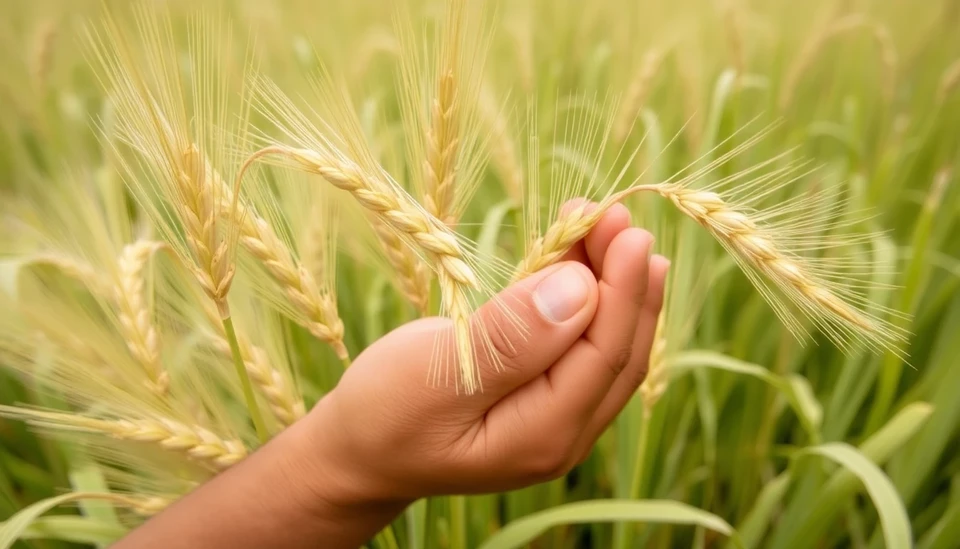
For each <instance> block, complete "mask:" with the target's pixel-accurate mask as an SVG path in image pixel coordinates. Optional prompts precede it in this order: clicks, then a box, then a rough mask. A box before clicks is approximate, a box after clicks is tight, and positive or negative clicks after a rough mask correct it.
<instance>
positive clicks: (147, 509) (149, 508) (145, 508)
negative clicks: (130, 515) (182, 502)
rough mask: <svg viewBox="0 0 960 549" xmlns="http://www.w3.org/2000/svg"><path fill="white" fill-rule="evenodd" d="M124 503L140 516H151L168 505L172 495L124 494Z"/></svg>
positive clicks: (173, 498)
mask: <svg viewBox="0 0 960 549" xmlns="http://www.w3.org/2000/svg"><path fill="white" fill-rule="evenodd" d="M124 499H125V500H126V501H124V502H123V503H124V505H125V506H126V507H128V508H130V510H131V511H133V512H134V513H136V514H138V515H140V516H142V517H152V516H153V515H156V514H157V513H159V512H160V511H163V510H164V509H166V508H167V507H169V506H170V504H171V503H173V501H174V500H175V499H176V498H175V497H173V496H170V497H162V496H124Z"/></svg>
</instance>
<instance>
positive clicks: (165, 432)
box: [0, 406, 247, 470]
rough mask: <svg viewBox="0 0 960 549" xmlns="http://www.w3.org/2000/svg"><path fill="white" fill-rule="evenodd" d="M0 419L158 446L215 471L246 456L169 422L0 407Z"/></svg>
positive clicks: (233, 445) (233, 444) (229, 443)
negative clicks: (101, 417) (98, 417)
mask: <svg viewBox="0 0 960 549" xmlns="http://www.w3.org/2000/svg"><path fill="white" fill-rule="evenodd" d="M0 415H4V416H7V417H11V418H15V419H21V420H24V421H27V422H28V423H30V424H31V425H35V426H37V427H42V428H49V429H60V430H72V431H88V432H96V433H102V434H104V435H108V436H110V437H113V438H115V439H118V440H128V441H135V442H149V443H156V444H158V445H159V446H160V447H162V448H164V449H166V450H171V451H174V452H181V453H184V454H186V455H188V456H189V457H191V458H193V459H194V460H196V461H197V462H199V463H204V464H206V465H208V466H210V467H212V468H214V469H217V470H220V469H226V468H227V467H229V466H231V465H233V464H235V463H237V462H238V461H240V460H241V459H243V458H244V457H246V455H247V449H246V447H245V446H244V445H243V443H242V442H240V441H239V440H227V439H223V438H221V437H220V436H218V435H216V434H215V433H213V432H212V431H210V430H208V429H205V428H203V427H200V426H197V425H187V424H184V423H180V422H178V421H175V420H172V419H169V418H156V419H154V418H140V419H111V420H105V419H94V418H90V417H85V416H81V415H75V414H69V413H63V412H47V411H40V410H28V409H24V408H17V407H13V406H0Z"/></svg>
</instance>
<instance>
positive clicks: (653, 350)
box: [640, 313, 670, 417]
mask: <svg viewBox="0 0 960 549" xmlns="http://www.w3.org/2000/svg"><path fill="white" fill-rule="evenodd" d="M664 324H665V322H664V319H663V313H660V317H659V318H658V319H657V330H656V332H655V333H654V337H653V345H652V346H651V347H650V360H649V361H648V362H647V377H646V379H644V380H643V383H642V384H641V385H640V398H642V399H643V408H644V410H645V415H646V416H647V417H650V413H651V411H652V410H653V407H654V406H656V404H657V402H659V400H660V397H662V396H663V394H664V393H665V392H666V391H667V382H668V381H669V379H670V378H669V372H668V370H667V362H666V353H667V338H666V334H664Z"/></svg>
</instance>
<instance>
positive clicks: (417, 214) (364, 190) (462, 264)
mask: <svg viewBox="0 0 960 549" xmlns="http://www.w3.org/2000/svg"><path fill="white" fill-rule="evenodd" d="M271 155H274V156H282V157H285V158H288V159H290V160H292V161H294V162H295V163H296V164H297V165H298V166H300V167H301V168H302V169H304V170H305V171H307V172H310V173H314V174H317V175H320V176H322V177H323V178H324V179H325V180H326V181H327V182H329V183H330V184H331V185H333V186H335V187H337V188H339V189H341V190H343V191H346V192H348V193H350V195H351V196H353V198H354V199H355V200H356V201H357V202H358V203H359V204H360V205H361V206H363V207H364V208H365V209H367V210H368V211H370V212H371V213H372V214H373V215H374V216H375V217H376V218H377V219H378V220H380V221H382V222H383V224H384V225H386V226H387V227H389V228H390V229H391V230H393V231H394V232H395V234H397V235H398V236H399V237H401V238H403V239H407V241H408V242H409V243H411V244H413V245H415V246H416V247H417V248H419V249H420V250H422V252H423V253H424V254H425V255H426V256H427V259H429V260H430V264H431V265H432V266H433V268H434V270H435V271H436V272H437V273H438V277H440V278H441V283H440V288H441V294H442V298H443V300H444V303H445V304H447V306H448V307H449V309H447V312H448V313H449V314H450V316H451V318H452V319H453V321H454V324H455V325H457V326H462V325H464V324H467V325H469V312H470V311H469V309H470V308H469V306H464V303H465V302H466V301H467V298H466V295H467V292H468V291H469V290H470V289H479V287H480V282H479V280H478V279H477V277H476V275H475V274H474V272H473V269H471V268H470V266H469V264H468V263H467V256H466V255H465V254H464V252H463V250H462V249H461V247H460V244H459V243H458V242H457V239H456V237H455V236H454V235H453V234H452V233H451V232H450V231H449V229H447V228H446V226H445V225H444V224H443V223H441V222H440V221H439V220H437V219H436V218H435V217H433V216H431V215H430V214H429V213H428V212H426V211H424V209H422V208H420V207H419V206H418V205H417V203H416V202H415V201H414V200H413V199H412V198H411V197H410V196H409V195H407V194H406V193H403V192H402V191H401V190H400V189H398V188H397V187H396V186H395V184H392V183H391V182H389V181H386V180H385V179H379V178H378V177H380V176H377V175H371V174H368V173H366V172H365V171H364V170H363V169H361V168H360V167H359V166H358V165H356V164H355V163H353V162H352V161H350V160H348V159H346V158H345V157H343V156H342V155H340V154H338V153H336V152H334V151H326V150H324V151H319V152H318V151H313V150H308V149H300V148H294V147H288V146H285V145H272V146H269V147H266V148H263V149H261V150H259V151H257V152H255V153H254V154H252V155H251V156H250V157H249V158H248V159H247V160H246V161H245V162H244V164H243V166H241V168H240V171H239V173H238V175H237V178H238V180H240V179H241V178H242V177H243V174H244V173H245V172H246V170H247V169H248V168H249V167H250V166H251V165H252V164H253V163H254V162H256V161H257V160H258V159H260V158H262V157H265V156H271ZM469 335H470V334H469V329H467V330H466V332H463V331H462V330H460V329H459V328H458V329H457V336H456V344H457V347H458V356H459V357H460V365H459V366H460V373H461V379H462V381H463V384H464V389H465V390H466V391H467V392H468V393H469V392H473V391H475V390H476V389H478V388H479V385H478V383H479V381H478V378H477V373H476V371H475V370H476V364H475V360H474V359H473V345H472V342H471V340H470V337H469Z"/></svg>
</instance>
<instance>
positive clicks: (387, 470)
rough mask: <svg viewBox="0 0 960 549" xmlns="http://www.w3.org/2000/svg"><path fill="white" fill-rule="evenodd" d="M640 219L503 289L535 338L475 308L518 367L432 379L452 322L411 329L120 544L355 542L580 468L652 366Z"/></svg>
mask: <svg viewBox="0 0 960 549" xmlns="http://www.w3.org/2000/svg"><path fill="white" fill-rule="evenodd" d="M628 225H629V215H628V213H627V210H626V209H625V208H623V207H622V206H615V207H613V208H611V209H610V211H608V212H607V213H606V214H605V215H604V217H603V219H602V220H601V221H600V222H599V223H598V224H597V226H596V227H595V228H594V229H593V231H591V233H590V234H589V235H588V236H587V237H586V238H585V239H584V241H583V242H581V243H579V244H578V245H577V246H576V247H574V249H573V250H571V251H570V253H568V254H567V256H566V257H565V261H564V262H562V263H560V264H558V265H554V266H553V267H551V268H548V269H545V270H544V271H543V272H540V273H537V274H534V275H532V276H530V277H529V278H527V279H525V280H522V281H520V282H518V283H517V284H514V285H512V286H511V287H509V288H507V289H506V290H504V291H503V292H502V293H501V294H500V298H501V303H502V304H504V305H506V306H507V307H509V308H510V310H511V311H512V314H513V315H516V316H517V317H518V318H519V319H520V320H521V321H522V325H523V326H525V328H526V331H525V332H521V331H517V330H513V329H510V328H511V326H512V323H511V322H508V321H507V317H506V316H504V315H505V314H506V313H504V311H503V310H502V309H500V308H498V306H496V305H493V304H487V305H485V306H484V307H482V308H481V309H480V310H479V311H478V312H477V313H476V314H477V316H476V318H475V319H474V320H475V321H476V322H479V323H482V324H483V325H484V326H486V327H487V329H488V332H489V333H490V336H491V337H492V338H493V343H494V348H495V349H496V350H497V352H498V353H499V359H500V360H499V362H500V364H501V365H502V367H503V368H502V370H499V371H498V368H497V367H496V361H490V360H487V361H481V364H480V370H481V371H480V374H481V379H482V382H483V392H482V393H478V394H474V395H463V394H459V395H458V394H456V391H454V390H453V388H452V387H433V388H431V387H428V386H426V380H427V375H428V372H429V370H430V366H431V361H432V359H433V358H434V357H433V353H432V350H433V348H434V342H435V340H436V337H437V335H438V334H439V333H441V331H442V330H448V329H449V326H450V323H449V321H445V320H443V319H438V318H431V319H423V320H420V321H417V322H413V323H410V324H407V325H406V326H403V327H401V328H398V329H397V330H394V331H393V332H391V333H389V334H387V335H386V336H384V337H383V338H382V339H380V340H379V341H377V342H376V343H374V344H373V345H371V346H370V347H369V348H368V349H367V350H366V351H364V352H363V353H362V354H361V355H360V356H359V357H357V359H356V360H355V361H354V363H353V366H351V367H350V369H349V370H348V371H347V372H346V374H344V376H343V379H342V380H341V381H340V383H339V384H338V385H337V387H336V388H335V389H334V390H333V391H331V392H330V393H329V394H327V395H326V396H325V397H324V398H323V399H321V401H320V402H319V403H318V404H317V406H316V407H314V409H313V410H312V411H311V412H310V414H308V415H307V417H305V418H303V419H302V420H300V421H298V422H297V423H295V424H294V425H292V426H291V427H290V428H288V429H287V430H285V431H283V432H282V433H280V434H279V435H278V436H277V437H276V438H275V439H273V440H271V441H270V442H269V443H267V444H266V445H265V446H263V447H262V448H260V449H259V450H258V451H257V452H255V453H254V454H253V455H251V456H249V457H248V458H247V459H245V460H243V461H241V462H240V463H238V464H237V465H235V466H233V467H231V468H230V469H228V470H227V471H225V472H223V473H222V474H220V475H218V476H217V477H215V478H214V479H212V480H211V481H209V482H207V483H206V484H204V485H203V486H201V487H200V488H198V489H196V490H194V491H193V492H192V493H190V494H189V495H188V496H186V497H185V498H183V499H182V500H180V501H178V502H177V503H175V504H174V505H172V506H170V508H168V509H166V510H165V511H164V512H163V513H161V514H160V515H158V516H156V517H154V518H153V519H151V520H150V521H148V522H147V523H146V524H144V525H142V526H141V527H139V528H137V529H136V530H135V531H134V532H132V533H131V534H130V535H128V536H127V537H125V538H124V539H123V540H121V541H120V542H118V543H117V544H116V547H118V548H127V547H131V548H132V547H137V548H139V549H143V548H152V547H163V548H164V549H171V548H178V547H210V548H219V547H231V548H247V547H251V548H252V547H265V546H269V547H285V548H291V549H293V548H299V547H304V548H306V547H317V546H322V547H330V548H341V547H343V548H352V547H358V546H360V545H361V544H362V543H364V542H365V541H366V540H368V539H369V538H370V537H371V536H373V535H374V534H375V533H376V532H377V531H379V530H380V529H381V528H383V527H384V526H385V525H387V524H389V522H390V521H391V520H393V519H394V518H395V517H396V515H397V514H398V513H400V512H401V511H402V510H403V508H404V507H405V506H406V505H407V504H408V503H409V502H410V501H412V500H414V499H416V498H419V497H423V496H427V495H434V494H444V493H471V492H492V491H502V490H509V489H512V488H518V487H521V486H526V485H529V484H533V483H536V482H541V481H545V480H548V479H551V478H555V477H558V476H560V475H562V474H564V473H566V472H567V471H568V470H569V469H570V468H572V467H573V466H574V465H576V464H577V463H578V462H580V461H582V460H583V459H584V458H586V456H587V455H588V454H589V452H590V449H591V447H592V446H593V444H594V442H596V440H597V438H598V437H599V436H600V434H601V433H602V432H603V431H604V429H606V427H607V425H609V423H610V422H611V421H612V420H613V418H614V417H616V415H617V413H619V412H620V410H621V409H622V408H623V406H624V405H625V404H626V403H627V401H628V400H629V399H630V397H631V396H632V395H633V393H634V392H635V391H636V389H637V387H638V386H639V385H640V383H641V382H642V381H643V379H644V376H645V375H646V370H647V360H648V358H649V354H650V347H651V345H652V342H653V337H654V332H655V329H656V322H657V316H658V314H659V311H660V306H661V303H662V301H663V284H664V277H665V276H666V270H667V267H668V261H667V260H666V259H664V258H663V257H660V256H653V257H652V258H650V257H649V255H648V254H649V252H650V249H651V246H652V244H653V237H652V236H651V235H650V234H649V233H647V232H645V231H642V230H640V229H631V228H628ZM498 328H499V329H498ZM480 355H481V358H482V357H483V353H480Z"/></svg>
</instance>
